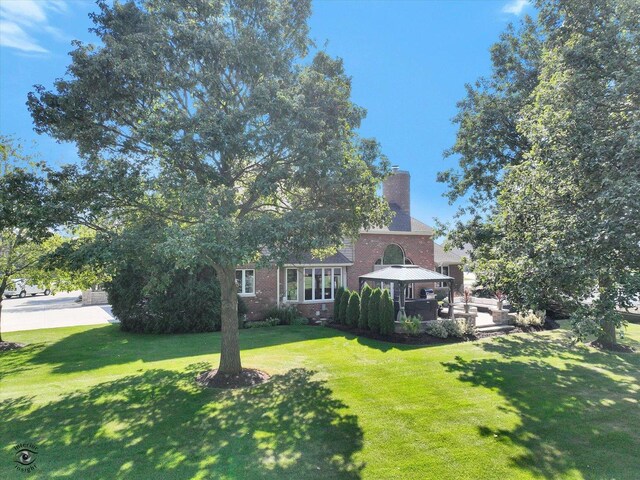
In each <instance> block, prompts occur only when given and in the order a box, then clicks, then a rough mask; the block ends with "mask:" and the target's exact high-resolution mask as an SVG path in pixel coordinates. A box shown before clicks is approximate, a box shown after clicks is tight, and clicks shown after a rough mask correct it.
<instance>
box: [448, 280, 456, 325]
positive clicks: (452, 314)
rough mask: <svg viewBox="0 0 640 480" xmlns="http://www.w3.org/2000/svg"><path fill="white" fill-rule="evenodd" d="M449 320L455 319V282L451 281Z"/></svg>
mask: <svg viewBox="0 0 640 480" xmlns="http://www.w3.org/2000/svg"><path fill="white" fill-rule="evenodd" d="M448 283H449V318H451V319H453V318H455V314H454V313H453V280H449V281H448Z"/></svg>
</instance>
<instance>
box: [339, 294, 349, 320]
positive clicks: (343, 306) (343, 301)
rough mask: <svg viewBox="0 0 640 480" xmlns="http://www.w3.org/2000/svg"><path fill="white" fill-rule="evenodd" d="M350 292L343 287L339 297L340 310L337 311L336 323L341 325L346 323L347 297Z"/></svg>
mask: <svg viewBox="0 0 640 480" xmlns="http://www.w3.org/2000/svg"><path fill="white" fill-rule="evenodd" d="M350 297H351V292H350V291H349V290H347V289H346V288H345V290H344V293H343V294H342V298H341V299H340V310H339V312H338V323H340V324H341V325H346V324H347V308H348V306H349V298H350Z"/></svg>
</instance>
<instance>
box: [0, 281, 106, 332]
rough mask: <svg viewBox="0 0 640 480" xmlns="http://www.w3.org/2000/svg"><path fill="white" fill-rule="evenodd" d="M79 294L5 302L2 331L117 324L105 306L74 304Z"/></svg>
mask: <svg viewBox="0 0 640 480" xmlns="http://www.w3.org/2000/svg"><path fill="white" fill-rule="evenodd" d="M79 296H80V292H79V291H77V292H61V293H57V294H56V295H49V296H47V297H45V296H43V295H36V296H35V297H31V296H27V297H25V298H16V297H14V298H5V299H3V301H2V331H3V332H15V331H18V330H36V329H39V328H57V327H73V326H78V325H101V324H109V323H118V321H117V320H116V319H115V317H114V316H113V315H112V314H111V307H110V306H109V305H92V306H87V307H83V306H82V303H79V302H76V300H77V299H78V297H79Z"/></svg>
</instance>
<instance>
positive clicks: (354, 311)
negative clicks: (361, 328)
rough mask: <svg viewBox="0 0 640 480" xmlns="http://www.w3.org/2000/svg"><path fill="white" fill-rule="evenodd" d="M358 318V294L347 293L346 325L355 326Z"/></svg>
mask: <svg viewBox="0 0 640 480" xmlns="http://www.w3.org/2000/svg"><path fill="white" fill-rule="evenodd" d="M359 319H360V295H359V294H358V292H351V295H349V305H347V318H346V320H347V325H349V326H351V327H357V326H358V321H359Z"/></svg>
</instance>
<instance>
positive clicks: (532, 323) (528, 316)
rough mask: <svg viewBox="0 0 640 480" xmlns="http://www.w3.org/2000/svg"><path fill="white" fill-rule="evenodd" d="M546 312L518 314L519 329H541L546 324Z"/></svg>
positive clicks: (517, 323)
mask: <svg viewBox="0 0 640 480" xmlns="http://www.w3.org/2000/svg"><path fill="white" fill-rule="evenodd" d="M544 318H545V312H544V311H541V310H539V311H536V312H534V311H533V310H529V311H527V312H518V313H517V314H516V320H515V323H516V325H517V326H518V327H522V328H529V327H541V326H542V325H543V324H544Z"/></svg>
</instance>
